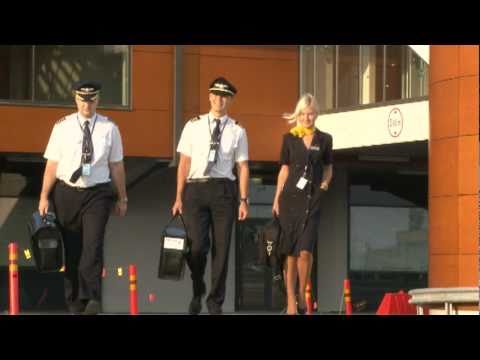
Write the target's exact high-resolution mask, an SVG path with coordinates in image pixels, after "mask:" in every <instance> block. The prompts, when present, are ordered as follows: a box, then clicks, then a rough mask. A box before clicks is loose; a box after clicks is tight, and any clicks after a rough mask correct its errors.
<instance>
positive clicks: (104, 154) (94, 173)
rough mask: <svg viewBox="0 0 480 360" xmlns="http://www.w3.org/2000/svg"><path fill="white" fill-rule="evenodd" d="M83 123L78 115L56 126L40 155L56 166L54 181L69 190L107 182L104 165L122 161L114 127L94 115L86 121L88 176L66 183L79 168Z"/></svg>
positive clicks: (107, 174) (117, 136) (121, 150)
mask: <svg viewBox="0 0 480 360" xmlns="http://www.w3.org/2000/svg"><path fill="white" fill-rule="evenodd" d="M86 120H87V119H85V118H83V117H82V116H81V115H80V114H78V113H74V114H70V115H68V116H66V117H65V119H63V120H60V121H59V122H57V123H56V124H55V126H54V127H53V130H52V133H51V135H50V140H49V141H48V145H47V149H46V150H45V154H44V155H43V156H44V157H45V158H46V159H48V160H52V161H55V162H57V163H58V165H57V179H60V180H63V181H65V182H66V183H67V184H69V185H71V186H80V187H90V186H94V185H96V184H101V183H105V182H108V181H110V170H109V167H108V163H110V162H117V161H121V160H123V148H122V139H121V137H120V131H119V130H118V127H117V125H116V124H114V123H113V122H112V121H110V120H109V119H108V118H107V117H105V116H102V115H99V114H95V115H94V116H93V117H92V118H91V119H88V120H89V121H90V124H89V128H90V132H91V134H92V142H93V159H92V163H91V172H90V176H81V177H80V178H79V179H78V181H77V182H76V183H75V184H72V183H71V182H70V177H71V176H72V174H73V173H74V172H75V170H77V169H78V168H79V167H80V161H81V157H82V142H83V126H84V123H85V121H86Z"/></svg>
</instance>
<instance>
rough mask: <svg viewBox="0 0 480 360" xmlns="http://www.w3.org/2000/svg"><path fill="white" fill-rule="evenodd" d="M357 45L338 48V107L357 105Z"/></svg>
mask: <svg viewBox="0 0 480 360" xmlns="http://www.w3.org/2000/svg"><path fill="white" fill-rule="evenodd" d="M359 49H360V47H359V46H358V45H340V46H339V47H338V104H337V105H338V107H344V106H345V107H346V106H355V105H358V104H359V100H360V96H359V88H360V87H359V66H360V65H359V62H360V56H359V55H360V50H359Z"/></svg>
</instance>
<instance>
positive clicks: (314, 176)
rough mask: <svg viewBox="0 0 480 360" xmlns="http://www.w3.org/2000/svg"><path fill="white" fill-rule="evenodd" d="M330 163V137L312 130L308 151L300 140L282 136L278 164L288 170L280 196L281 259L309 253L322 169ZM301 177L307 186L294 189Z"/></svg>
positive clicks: (313, 239) (316, 221) (317, 215)
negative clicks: (282, 256)
mask: <svg viewBox="0 0 480 360" xmlns="http://www.w3.org/2000/svg"><path fill="white" fill-rule="evenodd" d="M332 163H333V156H332V136H331V135H330V134H328V133H325V132H322V131H320V130H318V129H316V130H315V132H314V135H313V139H312V143H311V145H310V148H308V149H307V147H306V146H305V144H304V142H303V139H302V138H299V137H296V136H294V135H292V134H290V133H288V134H285V135H284V136H283V143H282V150H281V154H280V164H281V165H287V166H288V170H289V172H288V178H287V181H286V182H285V186H284V188H283V191H282V193H281V195H280V199H279V208H280V215H279V220H280V225H281V228H282V235H281V248H282V252H283V253H284V254H285V255H289V256H299V254H300V251H302V250H306V251H309V252H313V248H314V246H315V243H316V241H317V234H318V224H319V221H320V200H321V198H322V197H323V194H324V193H325V191H324V190H321V189H320V183H321V181H322V177H323V167H324V166H325V165H330V164H332ZM302 176H304V177H305V178H306V179H307V180H308V182H307V184H306V186H305V187H304V188H303V190H302V189H299V188H298V187H297V183H298V181H299V179H300V178H301V177H302Z"/></svg>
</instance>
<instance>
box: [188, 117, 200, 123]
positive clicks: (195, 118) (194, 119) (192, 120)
mask: <svg viewBox="0 0 480 360" xmlns="http://www.w3.org/2000/svg"><path fill="white" fill-rule="evenodd" d="M198 120H200V116H195V117H194V118H193V119H190V120H189V121H191V122H195V121H198Z"/></svg>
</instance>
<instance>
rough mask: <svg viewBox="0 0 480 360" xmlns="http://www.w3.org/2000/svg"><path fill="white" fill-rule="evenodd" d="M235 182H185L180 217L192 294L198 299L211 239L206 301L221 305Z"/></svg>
mask: <svg viewBox="0 0 480 360" xmlns="http://www.w3.org/2000/svg"><path fill="white" fill-rule="evenodd" d="M237 203H238V200H237V187H236V182H234V181H231V180H228V179H220V180H214V181H209V182H206V183H187V184H186V187H185V191H184V197H183V214H184V219H185V222H186V224H185V225H186V226H187V232H188V236H189V238H190V239H191V252H190V254H189V256H188V257H187V264H188V266H189V268H190V271H191V272H192V281H193V294H194V296H200V295H201V291H202V283H203V277H204V274H205V267H206V265H207V255H208V252H209V249H210V236H209V235H210V231H211V238H212V240H213V241H212V246H211V248H212V269H211V288H210V293H209V295H208V297H207V302H212V301H213V302H214V303H216V304H217V305H222V304H223V302H224V300H225V288H226V284H225V282H226V278H227V269H228V254H229V250H230V241H231V234H232V228H233V224H234V222H235V216H236V214H237Z"/></svg>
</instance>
